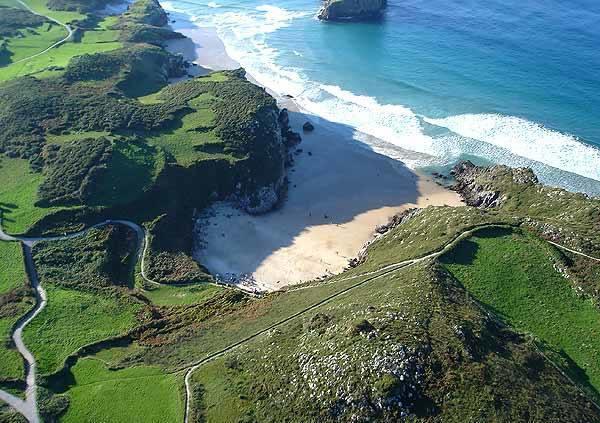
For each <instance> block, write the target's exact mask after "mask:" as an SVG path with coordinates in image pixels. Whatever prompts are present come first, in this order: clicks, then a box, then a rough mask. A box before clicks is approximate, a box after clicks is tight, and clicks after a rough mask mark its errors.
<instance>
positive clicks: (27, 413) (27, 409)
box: [0, 220, 158, 423]
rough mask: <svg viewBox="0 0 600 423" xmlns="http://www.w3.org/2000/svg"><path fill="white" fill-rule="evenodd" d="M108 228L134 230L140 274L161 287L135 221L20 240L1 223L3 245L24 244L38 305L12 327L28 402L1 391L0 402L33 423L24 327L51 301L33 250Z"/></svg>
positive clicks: (32, 368) (31, 363)
mask: <svg viewBox="0 0 600 423" xmlns="http://www.w3.org/2000/svg"><path fill="white" fill-rule="evenodd" d="M107 225H124V226H127V227H129V228H131V229H132V230H134V231H135V233H136V235H137V239H138V245H137V253H136V256H137V259H138V260H140V256H141V260H140V263H141V268H140V274H141V275H142V278H144V279H145V280H146V281H147V282H149V283H152V284H158V282H155V281H152V280H150V279H148V278H147V277H146V272H145V269H144V255H145V254H146V252H147V244H148V242H147V239H148V238H147V235H146V232H145V231H144V229H143V228H142V227H141V226H139V225H138V224H136V223H134V222H130V221H128V220H106V221H104V222H101V223H98V224H96V225H93V226H91V227H89V228H87V229H84V230H82V231H79V232H74V233H72V234H68V235H64V236H54V237H52V236H50V237H21V236H12V235H8V234H7V233H5V232H4V230H3V229H2V221H1V220H0V241H4V242H20V243H21V244H22V245H23V252H24V256H25V270H26V272H27V276H28V278H29V282H30V284H31V287H32V288H33V290H34V292H35V299H36V303H35V306H34V307H33V309H31V310H30V311H29V312H28V313H27V314H25V315H24V316H23V317H22V318H20V319H19V320H18V321H17V323H16V324H15V326H14V327H13V333H12V339H13V341H14V343H15V347H16V348H17V351H19V353H20V354H21V356H22V357H23V360H24V361H25V363H26V366H25V370H26V373H27V375H26V384H27V389H26V391H25V400H22V399H21V398H18V397H16V396H14V395H12V394H10V393H8V392H6V391H3V390H1V389H0V400H2V401H4V402H6V403H7V404H9V405H10V406H11V407H13V408H14V409H15V410H17V411H18V412H19V413H21V414H22V415H23V416H24V417H25V418H26V419H27V420H28V421H29V422H30V423H39V422H40V418H39V414H38V404H37V384H36V376H37V375H36V361H35V357H34V356H33V354H32V353H31V352H30V351H29V350H28V349H27V346H26V345H25V342H24V341H23V331H24V329H25V327H26V326H27V325H28V324H29V323H30V322H31V321H32V320H33V319H34V318H35V317H36V316H37V315H38V314H40V313H41V311H42V310H43V309H44V307H45V306H46V304H47V302H48V298H47V295H46V291H45V290H44V288H43V287H42V285H41V283H40V281H39V278H38V275H37V271H36V269H35V264H34V262H33V256H32V248H33V246H34V245H35V244H36V243H38V242H52V241H64V240H68V239H73V238H77V237H80V236H83V235H85V234H86V233H87V232H89V231H90V230H91V229H95V228H100V227H103V226H107Z"/></svg>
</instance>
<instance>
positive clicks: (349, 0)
mask: <svg viewBox="0 0 600 423" xmlns="http://www.w3.org/2000/svg"><path fill="white" fill-rule="evenodd" d="M386 6H387V0H325V1H324V2H323V6H322V7H321V10H319V15H318V17H319V19H321V20H324V21H365V20H373V19H379V18H381V16H382V14H383V11H384V9H385V7H386Z"/></svg>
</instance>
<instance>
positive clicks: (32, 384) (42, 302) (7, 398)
mask: <svg viewBox="0 0 600 423" xmlns="http://www.w3.org/2000/svg"><path fill="white" fill-rule="evenodd" d="M107 225H124V226H127V227H129V228H130V229H132V230H133V231H134V232H135V233H136V235H137V239H138V245H137V253H136V257H137V260H139V263H140V274H141V276H142V278H143V279H144V280H145V281H146V282H148V283H150V284H156V285H161V284H160V283H159V282H156V281H153V280H151V279H150V278H148V277H147V275H146V271H145V256H146V254H147V252H148V244H149V242H148V234H147V233H146V231H144V229H143V228H142V227H141V226H140V225H138V224H136V223H134V222H131V221H128V220H105V221H103V222H101V223H98V224H96V225H93V226H90V227H89V228H86V229H84V230H82V231H79V232H74V233H71V234H68V235H63V236H49V237H22V236H12V235H9V234H7V233H5V232H4V230H3V229H2V222H1V219H0V241H4V242H20V243H21V244H22V245H23V251H24V255H25V267H26V271H27V274H28V277H29V280H30V283H31V286H32V288H33V289H34V291H35V296H36V304H35V307H34V308H33V309H32V310H30V311H29V312H28V313H27V314H26V315H25V316H23V317H22V318H21V319H19V321H18V322H17V323H16V324H15V326H14V328H13V334H12V338H13V341H14V343H15V346H16V348H17V350H18V351H19V353H20V354H21V355H22V357H23V359H24V361H25V363H26V372H27V376H26V382H27V389H26V391H25V400H23V399H21V398H18V397H16V396H14V395H12V394H10V393H8V392H6V391H3V390H1V389H0V400H2V401H4V402H6V403H7V404H9V405H10V406H11V407H13V408H14V409H15V410H17V411H18V412H19V413H21V414H22V415H23V416H24V417H25V418H26V419H27V420H28V421H29V422H30V423H38V422H39V421H40V418H39V414H38V405H37V386H36V361H35V358H34V356H33V354H31V352H30V351H29V350H28V349H27V347H26V345H25V343H24V342H23V330H24V329H25V327H26V326H27V325H28V324H29V323H30V322H31V321H32V320H33V319H34V318H35V317H36V316H37V315H38V314H39V313H40V312H41V311H42V310H43V309H44V307H45V306H46V303H47V296H46V292H45V291H44V289H43V287H42V285H41V283H40V281H39V278H38V275H37V272H36V269H35V264H34V262H33V257H32V248H33V246H34V245H35V244H36V243H38V242H52V241H63V240H68V239H73V238H77V237H80V236H83V235H85V234H86V233H88V232H89V231H90V230H91V229H95V228H100V227H103V226H107ZM509 227H512V226H510V225H500V224H486V225H480V226H476V227H473V228H470V229H468V230H465V231H463V232H461V233H459V234H458V235H457V236H456V237H454V238H453V239H452V240H450V241H448V242H447V243H446V244H445V245H444V246H443V247H442V248H441V249H439V250H437V251H434V252H432V253H429V254H426V255H424V256H422V257H419V258H415V259H408V260H404V261H400V262H397V263H392V264H388V265H385V266H382V267H381V268H379V269H377V270H373V271H369V272H366V273H361V274H358V275H354V276H349V277H346V278H342V279H336V280H335V281H333V282H330V283H335V282H343V281H348V280H353V279H359V278H365V277H366V279H363V280H361V281H359V282H357V283H355V284H353V285H351V286H349V287H346V288H344V289H342V290H341V291H338V292H336V293H334V294H331V295H329V296H328V297H326V298H324V299H322V300H320V301H318V302H317V303H315V304H313V305H311V306H308V307H306V308H304V309H302V310H300V311H298V312H296V313H294V314H292V315H290V316H288V317H286V318H284V319H281V320H280V321H278V322H276V323H274V324H272V325H270V326H268V327H266V328H264V329H262V330H260V331H257V332H255V333H254V334H252V335H249V336H247V337H245V338H243V339H241V340H239V341H237V342H235V343H233V344H231V345H229V346H227V347H225V348H223V349H221V350H220V351H217V352H215V353H212V354H210V355H209V356H207V357H205V358H204V359H202V360H200V361H197V362H194V363H190V364H189V365H187V366H184V367H183V369H182V370H185V376H184V382H185V394H186V396H185V414H184V422H185V423H188V422H189V416H190V408H191V406H190V399H191V397H192V388H191V377H192V374H193V372H194V371H195V370H197V369H198V368H199V367H201V366H202V365H203V364H205V363H207V362H209V361H212V360H214V359H216V358H218V357H221V356H223V355H224V354H226V353H228V352H230V351H232V350H234V349H236V348H238V347H240V346H241V345H243V344H246V343H247V342H249V341H251V340H253V339H255V338H257V337H259V336H261V335H263V334H265V333H267V332H269V331H271V330H273V329H274V328H277V327H278V326H281V325H284V324H285V323H288V322H289V321H291V320H293V319H296V318H297V317H299V316H302V315H303V314H306V313H307V312H309V311H311V310H314V309H316V308H318V307H320V306H322V305H324V304H327V303H329V302H331V301H332V300H334V299H336V298H337V297H339V296H341V295H344V294H346V293H348V292H349V291H352V290H354V289H356V288H358V287H360V286H362V285H364V284H366V283H368V282H370V281H373V280H375V279H379V278H381V277H383V276H386V275H388V274H390V273H393V272H395V271H397V270H400V269H403V268H406V267H410V266H413V265H415V264H417V263H421V262H423V261H426V260H430V259H434V258H437V257H439V256H441V255H443V254H445V253H446V252H448V251H449V250H451V249H452V248H454V247H455V246H456V244H458V243H459V242H460V241H462V240H463V239H465V238H468V237H470V236H472V235H473V234H474V233H475V232H477V231H479V230H482V229H486V228H509ZM547 242H548V243H550V244H552V245H554V246H556V247H558V248H561V249H563V250H566V251H569V252H571V253H574V254H578V255H581V256H583V257H586V258H588V259H591V260H594V261H598V262H600V258H597V257H593V256H589V255H587V254H585V253H582V252H580V251H576V250H573V249H571V248H569V247H566V246H564V245H561V244H558V243H556V242H553V241H547ZM218 285H219V286H222V285H221V284H218ZM322 285H323V284H319V285H309V286H304V287H301V288H297V289H295V290H294V289H292V290H289V291H288V292H293V291H296V290H302V289H309V288H313V287H317V286H322ZM228 287H229V288H233V287H231V286H228ZM234 289H235V288H234Z"/></svg>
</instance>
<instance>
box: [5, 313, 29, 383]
mask: <svg viewBox="0 0 600 423" xmlns="http://www.w3.org/2000/svg"><path fill="white" fill-rule="evenodd" d="M23 311H25V310H23ZM16 321H17V318H16V317H15V318H12V317H2V318H0V334H1V335H0V340H1V342H2V344H1V345H0V380H1V379H19V378H22V377H23V372H24V369H23V358H22V357H21V355H20V354H19V353H18V351H17V350H16V349H15V348H8V347H7V346H6V343H7V342H9V340H10V331H11V329H12V327H13V325H14V324H15V322H16Z"/></svg>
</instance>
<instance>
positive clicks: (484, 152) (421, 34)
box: [162, 0, 600, 195]
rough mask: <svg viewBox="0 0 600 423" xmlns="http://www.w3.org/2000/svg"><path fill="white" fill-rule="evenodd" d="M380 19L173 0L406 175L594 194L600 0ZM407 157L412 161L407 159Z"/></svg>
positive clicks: (411, 0)
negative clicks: (495, 173)
mask: <svg viewBox="0 0 600 423" xmlns="http://www.w3.org/2000/svg"><path fill="white" fill-rule="evenodd" d="M388 1H389V7H388V10H387V12H386V15H385V18H384V19H383V20H382V21H381V22H376V23H352V24H347V23H346V24H336V23H323V22H319V21H318V20H316V19H315V14H316V12H317V10H318V8H319V5H320V2H319V1H318V0H279V1H277V2H270V1H268V0H267V1H264V0H215V1H210V2H208V1H205V0H171V1H163V2H162V3H163V6H165V8H166V9H167V10H169V9H170V10H173V11H178V12H183V13H185V14H187V15H188V16H189V18H190V19H191V20H192V21H193V22H194V23H195V24H197V25H198V26H203V27H214V28H215V29H216V31H217V33H218V35H219V37H220V38H221V40H222V41H223V42H224V44H225V46H226V49H227V52H228V54H229V55H230V56H231V57H233V58H234V59H235V60H237V61H238V62H239V63H241V64H242V66H244V67H245V68H246V70H247V71H248V72H249V73H250V74H252V76H253V77H255V78H256V79H257V80H258V81H259V82H260V83H262V84H264V85H266V86H268V87H270V88H271V89H273V90H274V91H276V92H277V93H279V94H282V95H283V94H289V95H292V96H294V97H295V99H296V101H297V102H298V104H299V105H300V106H301V107H302V108H303V109H304V110H306V111H307V112H308V113H311V114H313V115H315V116H319V117H320V118H322V119H323V121H324V122H335V123H337V124H342V125H345V126H350V127H352V128H354V129H355V130H356V136H355V138H356V141H355V142H357V143H363V144H364V145H365V146H367V147H369V148H372V149H374V150H375V151H378V152H380V153H383V154H386V155H388V156H391V157H393V158H396V159H398V160H402V161H403V162H405V163H406V164H407V165H408V166H409V167H412V168H430V169H431V168H436V167H443V166H449V165H451V164H452V163H454V162H456V161H457V160H460V159H463V158H469V159H472V160H474V161H476V162H480V163H488V162H494V163H503V164H508V165H512V166H530V167H532V168H533V169H534V170H535V171H536V173H537V174H538V176H539V177H540V179H542V180H543V181H544V182H546V183H549V184H553V185H558V186H563V187H566V188H570V189H572V190H577V191H584V192H587V193H590V194H593V195H600V2H598V1H597V0H570V1H558V0H527V1H517V0H488V1H485V2H481V1H473V0H388ZM409 152H415V153H417V154H414V153H409Z"/></svg>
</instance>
